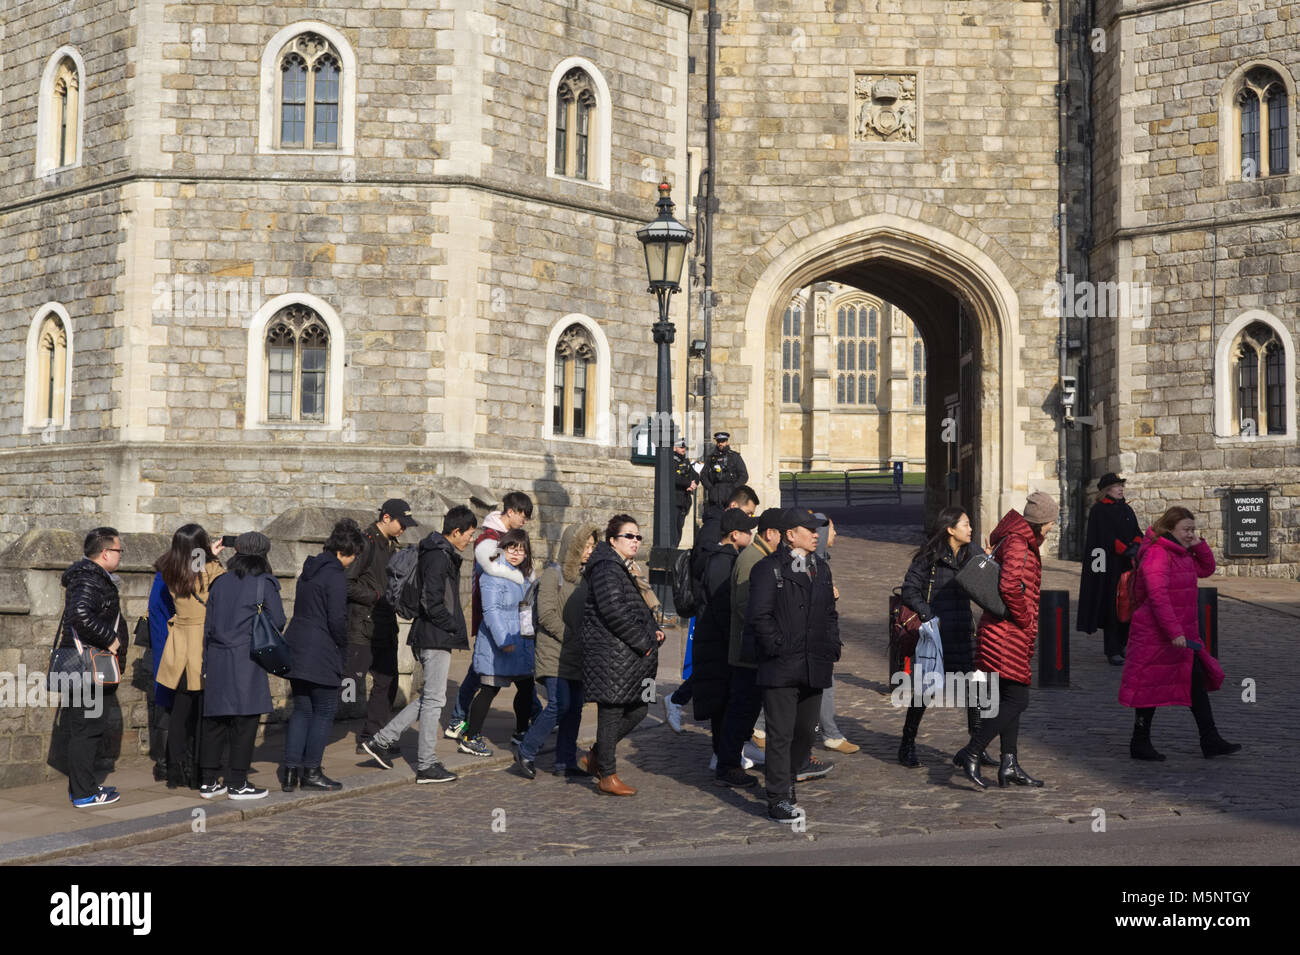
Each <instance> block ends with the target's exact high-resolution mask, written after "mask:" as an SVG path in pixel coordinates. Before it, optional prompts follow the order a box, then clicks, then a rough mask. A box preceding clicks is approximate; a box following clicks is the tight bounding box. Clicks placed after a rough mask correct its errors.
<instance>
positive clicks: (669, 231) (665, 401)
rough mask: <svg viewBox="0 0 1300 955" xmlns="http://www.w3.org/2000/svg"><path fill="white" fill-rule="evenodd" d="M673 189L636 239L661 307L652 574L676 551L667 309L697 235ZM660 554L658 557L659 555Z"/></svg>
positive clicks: (664, 188) (671, 331)
mask: <svg viewBox="0 0 1300 955" xmlns="http://www.w3.org/2000/svg"><path fill="white" fill-rule="evenodd" d="M670 189H671V187H670V186H669V185H668V183H667V182H661V183H659V202H658V203H657V204H656V208H657V209H658V210H659V216H658V218H656V219H655V220H654V221H653V222H650V223H648V224H647V225H645V226H644V227H643V228H641V229H638V230H637V233H636V237H637V238H638V239H639V240H640V241H641V245H642V247H643V248H644V249H645V265H646V274H647V275H648V276H649V278H650V288H649V289H648V291H651V292H654V293H655V297H656V299H657V300H658V302H659V321H658V322H656V323H655V326H654V340H655V344H656V345H658V346H659V376H658V381H657V384H656V387H655V421H654V424H653V426H652V427H651V441H652V442H653V443H654V445H655V504H654V508H655V510H654V549H653V550H652V551H651V557H650V567H651V569H652V570H653V569H655V568H656V567H657V568H659V569H661V570H662V569H666V568H667V567H668V566H669V564H670V562H671V556H670V554H669V553H668V552H669V551H671V550H672V549H673V548H675V547H676V546H677V541H676V540H675V539H674V531H675V530H676V527H677V522H676V521H675V520H673V510H672V509H673V464H672V456H673V440H674V437H675V434H674V428H673V424H672V414H673V379H672V374H673V369H672V353H671V351H670V348H669V346H671V345H672V343H673V338H674V337H675V335H676V331H677V330H676V328H675V327H674V326H673V323H672V322H670V321H668V304H669V300H670V297H671V296H672V294H673V293H674V292H678V291H681V284H680V283H681V277H682V263H683V262H685V261H686V246H687V245H688V244H689V243H690V241H691V235H692V234H691V230H690V229H688V228H686V226H684V225H682V224H681V223H680V222H678V221H677V220H676V219H674V218H673V201H672V199H670V198H668V192H669V190H670ZM655 551H658V552H659V553H658V554H657V555H656V554H655ZM656 558H658V559H656ZM661 580H662V577H661ZM668 589H669V588H668V587H667V586H665V585H664V584H662V583H661V584H660V599H661V602H664V603H665V606H666V605H667V604H666V601H665V600H664V598H665V597H666V596H667V595H666V593H664V591H666V590H668Z"/></svg>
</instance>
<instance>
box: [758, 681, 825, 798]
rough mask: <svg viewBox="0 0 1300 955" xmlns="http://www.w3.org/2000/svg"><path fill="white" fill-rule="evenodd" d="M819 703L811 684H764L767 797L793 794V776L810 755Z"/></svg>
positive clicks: (783, 796) (819, 693)
mask: <svg viewBox="0 0 1300 955" xmlns="http://www.w3.org/2000/svg"><path fill="white" fill-rule="evenodd" d="M821 706H822V691H821V690H817V689H813V688H812V687H810V686H768V687H764V688H763V712H764V713H765V714H766V716H767V747H766V753H767V762H766V764H765V765H764V770H765V772H766V774H767V801H768V804H769V805H772V804H775V803H778V802H780V801H781V800H783V799H792V798H793V797H794V777H795V774H796V773H798V772H799V770H800V769H801V768H803V764H804V763H806V762H808V757H809V756H811V755H812V747H813V734H814V733H815V732H816V729H817V717H818V716H819V715H820V712H821Z"/></svg>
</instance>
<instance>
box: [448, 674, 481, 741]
mask: <svg viewBox="0 0 1300 955" xmlns="http://www.w3.org/2000/svg"><path fill="white" fill-rule="evenodd" d="M481 684H482V681H481V680H480V679H479V676H478V671H477V670H475V669H474V664H472V663H471V664H470V665H469V669H468V670H466V671H465V679H463V680H461V681H460V692H459V693H457V694H456V705H455V706H453V707H452V708H451V716H449V717H447V725H448V726H454V725H455V724H457V723H463V722H464V721H465V720H467V719H469V705H470V703H472V702H474V694H475V693H477V692H478V688H479V686H480V685H481Z"/></svg>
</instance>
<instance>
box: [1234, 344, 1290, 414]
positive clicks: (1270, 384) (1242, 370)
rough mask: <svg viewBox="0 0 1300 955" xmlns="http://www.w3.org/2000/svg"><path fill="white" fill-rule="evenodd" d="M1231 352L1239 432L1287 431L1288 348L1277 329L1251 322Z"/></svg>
mask: <svg viewBox="0 0 1300 955" xmlns="http://www.w3.org/2000/svg"><path fill="white" fill-rule="evenodd" d="M1232 355H1233V366H1232V371H1233V385H1234V397H1235V409H1234V410H1235V414H1234V418H1235V419H1236V422H1237V433H1238V434H1241V435H1247V436H1249V435H1261V434H1286V379H1285V372H1286V350H1285V348H1284V347H1283V345H1282V342H1281V340H1280V339H1279V338H1278V335H1277V332H1276V331H1275V330H1274V329H1273V328H1272V327H1271V326H1269V325H1267V324H1266V323H1264V322H1252V323H1251V324H1250V325H1248V326H1247V327H1246V328H1245V329H1243V330H1242V332H1241V334H1240V335H1239V336H1238V337H1237V341H1236V342H1235V344H1234V347H1233V350H1232ZM1261 383H1262V384H1263V388H1261V387H1260V385H1261Z"/></svg>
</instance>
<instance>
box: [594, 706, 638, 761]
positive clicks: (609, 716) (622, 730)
mask: <svg viewBox="0 0 1300 955" xmlns="http://www.w3.org/2000/svg"><path fill="white" fill-rule="evenodd" d="M649 709H650V706H649V704H647V703H642V702H640V701H638V702H636V703H597V704H596V742H595V745H593V746H592V749H594V750H595V752H596V769H597V771H599V773H600V775H601V776H613V775H614V774H615V773H616V772H618V761H617V759H616V758H615V755H614V751H615V750H616V749H617V748H618V744H619V743H620V742H622V740H623V737H624V736H626V735H627V734H628V733H630V732H632V731H633V730H634V729H636V727H637V724H638V723H640V722H641V721H642V720H643V719H645V715H646V713H647V712H648V711H649Z"/></svg>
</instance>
